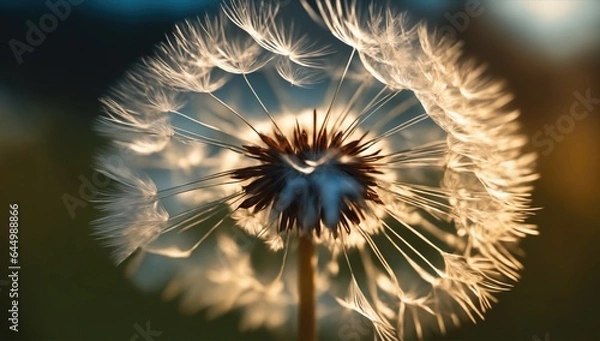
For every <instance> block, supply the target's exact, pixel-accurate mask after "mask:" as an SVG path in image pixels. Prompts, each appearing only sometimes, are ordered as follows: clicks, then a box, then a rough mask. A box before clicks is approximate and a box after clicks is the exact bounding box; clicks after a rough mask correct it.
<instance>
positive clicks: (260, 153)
mask: <svg viewBox="0 0 600 341" xmlns="http://www.w3.org/2000/svg"><path fill="white" fill-rule="evenodd" d="M313 120H314V121H315V122H313V132H312V134H311V135H312V136H311V138H309V134H308V133H307V131H306V129H305V128H302V127H300V125H299V124H296V127H295V129H294V130H293V132H292V133H291V134H290V135H291V136H284V135H282V134H281V133H278V132H273V133H272V135H270V136H268V135H265V134H260V138H261V140H262V142H263V145H246V146H244V149H245V151H246V156H247V157H249V158H252V159H255V160H257V161H258V164H257V165H255V166H250V167H244V168H239V169H236V170H235V171H234V173H233V175H232V177H233V178H234V179H239V180H242V181H244V182H245V186H244V187H243V191H244V195H245V199H244V200H243V201H242V203H241V204H240V208H244V209H251V210H252V211H253V212H258V211H261V210H265V209H269V210H271V212H270V213H271V217H272V218H273V215H275V216H274V218H276V219H277V221H278V223H279V225H278V231H279V232H282V231H287V230H293V229H294V228H298V229H299V230H300V231H302V232H303V233H312V231H315V232H316V234H317V235H320V233H321V230H322V226H325V227H326V228H327V229H328V230H329V231H330V232H331V233H332V234H333V236H334V237H337V235H338V232H339V230H340V227H343V228H344V230H345V231H346V232H347V233H350V231H351V226H353V225H357V224H359V223H360V222H361V220H363V219H364V217H365V210H367V209H368V205H367V202H369V201H371V202H375V203H380V202H381V201H380V199H379V197H378V195H377V192H376V191H375V188H376V185H377V184H376V178H375V176H376V174H378V173H380V172H379V171H378V170H377V161H378V160H379V159H380V158H381V157H380V156H378V154H379V151H376V152H370V153H369V152H366V150H367V149H368V148H369V144H368V143H365V142H362V140H363V138H364V135H363V137H361V138H358V139H354V140H350V141H348V142H346V140H348V138H347V137H346V136H345V135H344V132H343V131H334V132H333V133H329V132H328V131H327V129H326V128H323V127H322V128H320V129H319V130H318V131H317V129H316V111H315V114H314V115H313Z"/></svg>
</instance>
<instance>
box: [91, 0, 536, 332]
mask: <svg viewBox="0 0 600 341" xmlns="http://www.w3.org/2000/svg"><path fill="white" fill-rule="evenodd" d="M460 57H461V46H460V44H459V43H455V42H452V41H448V40H446V39H444V37H443V36H440V35H439V34H436V32H435V31H434V30H430V29H428V27H427V26H426V25H425V24H423V23H418V24H410V22H409V19H408V18H407V17H406V16H405V15H404V14H402V13H400V12H398V11H397V10H396V9H394V8H393V7H389V5H385V6H384V5H381V6H378V5H370V6H368V7H364V6H361V5H360V4H358V3H356V2H354V1H351V0H330V1H328V0H317V1H316V4H315V5H314V6H311V5H309V4H308V3H306V2H304V1H300V2H297V3H295V2H292V3H291V4H288V5H285V6H283V5H281V4H280V3H278V2H269V1H250V0H231V1H228V2H226V3H224V4H223V5H222V7H221V8H220V10H219V11H218V13H214V14H209V15H206V16H204V17H203V18H198V19H191V20H188V21H186V22H184V23H182V24H179V25H177V26H176V27H175V29H174V31H173V33H172V34H171V35H170V36H168V37H167V39H166V41H165V42H164V43H162V44H161V45H160V46H159V47H158V48H157V50H156V53H155V54H154V55H153V56H151V57H148V58H145V59H142V60H141V61H140V63H139V64H138V65H137V66H136V67H134V68H133V69H132V71H130V72H129V73H127V74H126V75H125V77H124V80H123V81H122V82H121V83H120V84H118V85H117V86H116V87H115V88H114V89H113V91H112V92H111V93H110V94H108V95H107V96H106V97H105V98H104V99H103V100H102V102H103V104H104V109H105V114H104V115H103V116H102V117H101V118H100V120H99V122H98V130H99V131H100V132H101V133H103V134H104V135H105V136H107V137H109V138H110V139H111V140H112V141H113V142H114V145H115V147H116V148H115V149H114V150H111V151H109V152H106V153H104V154H103V155H102V156H101V157H99V162H98V168H99V170H100V171H101V172H102V173H103V174H104V175H106V176H107V177H109V178H110V179H112V180H113V184H114V186H112V187H111V188H110V190H108V191H106V192H105V193H102V196H100V199H98V203H99V208H100V210H101V211H102V213H103V217H102V218H100V219H99V220H98V221H97V222H96V224H95V233H96V234H97V236H98V237H99V238H100V239H102V240H104V241H105V242H106V244H107V245H109V246H110V247H112V248H113V250H114V254H113V255H114V260H115V262H116V263H117V264H120V263H122V262H124V261H125V260H126V259H128V258H131V259H132V260H131V261H130V262H129V267H130V273H131V274H132V276H133V279H134V281H136V282H138V283H141V285H148V282H152V283H154V284H156V285H157V286H164V297H165V298H166V299H178V300H179V301H180V303H181V306H182V309H183V310H184V311H186V312H189V313H193V312H196V311H198V310H205V311H206V313H207V314H208V316H209V317H216V316H219V315H222V314H224V313H227V312H229V311H232V310H239V311H241V314H242V315H241V316H242V317H241V322H240V327H241V328H242V329H244V330H246V329H256V328H269V329H275V330H282V329H283V330H285V328H284V327H285V326H286V325H289V324H290V321H291V320H293V317H294V316H298V335H299V339H301V340H311V339H314V338H315V337H316V335H317V332H318V333H319V334H320V335H329V334H327V333H328V330H329V332H330V331H331V330H332V328H331V327H329V328H327V330H325V329H324V328H321V329H320V330H319V331H318V330H317V329H318V328H317V323H316V321H317V320H318V321H319V324H318V325H319V326H323V325H330V323H332V321H337V322H335V323H339V321H340V320H341V321H342V322H343V320H344V316H347V314H356V315H354V316H359V317H360V319H361V321H365V322H367V323H369V325H370V326H371V328H372V330H373V333H374V335H375V336H376V337H377V338H378V339H381V340H398V339H410V338H413V337H416V338H418V339H422V338H423V337H424V336H425V335H426V333H429V332H438V333H445V332H446V331H447V330H448V329H449V328H452V327H454V326H458V325H459V324H460V323H461V322H462V321H464V320H465V319H467V320H471V321H472V322H477V321H478V320H480V319H483V318H484V313H485V312H486V311H487V310H488V309H490V307H491V305H492V303H494V302H495V301H496V296H497V294H498V293H500V292H503V291H507V290H509V289H510V288H511V287H512V286H513V285H514V283H515V282H516V281H518V279H519V271H520V270H521V268H522V264H521V263H520V262H519V260H518V259H517V255H518V254H519V246H518V245H519V242H520V240H521V239H523V238H524V237H525V236H527V235H531V234H536V233H537V232H536V229H535V226H532V225H530V224H528V223H527V222H526V219H527V217H528V216H529V215H530V214H531V208H530V193H531V190H532V186H531V182H532V181H533V180H535V179H536V178H537V175H536V173H535V172H534V170H533V165H534V161H535V155H533V154H525V153H523V152H522V148H523V146H524V145H525V144H526V142H527V139H526V138H524V137H523V136H521V135H519V133H518V130H519V125H518V123H517V118H518V112H517V111H514V110H511V109H509V106H508V105H509V103H510V101H511V96H510V94H508V93H507V92H506V90H505V89H504V88H505V87H504V85H503V84H502V83H501V82H499V81H495V80H493V79H490V78H488V77H487V76H486V75H485V68H484V67H483V66H480V65H478V64H476V63H474V62H471V61H465V60H463V58H460ZM109 156H112V158H110V157H109ZM115 156H116V157H117V158H118V157H120V159H121V161H122V162H121V163H119V165H115V164H114V162H110V161H109V160H111V159H114V157H115ZM159 265H160V266H159ZM336 319H337V320H336ZM340 337H342V338H343V336H340Z"/></svg>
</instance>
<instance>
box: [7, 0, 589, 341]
mask: <svg viewBox="0 0 600 341" xmlns="http://www.w3.org/2000/svg"><path fill="white" fill-rule="evenodd" d="M59 2H60V3H67V4H69V6H68V8H69V11H68V13H67V11H62V12H60V13H59V14H60V15H59V14H53V13H54V12H53V9H52V8H53V6H54V5H53V4H56V3H59ZM215 6H217V3H216V2H215V1H212V0H171V1H160V0H146V1H142V0H104V1H103V0H69V2H66V1H60V0H49V1H42V0H39V1H38V0H30V1H25V0H3V1H2V2H1V3H0V13H1V14H0V22H1V25H2V29H1V30H0V43H1V45H2V50H1V53H0V59H1V63H0V203H1V204H2V205H1V206H2V207H3V208H2V210H1V212H0V217H1V220H2V221H3V222H5V223H3V224H4V227H2V228H0V236H1V237H2V238H1V240H2V245H3V246H2V247H3V248H4V247H6V248H7V249H8V243H7V242H6V241H7V237H8V215H9V209H8V204H9V203H18V204H19V218H20V230H19V261H20V264H21V270H20V277H19V285H20V286H19V295H20V297H19V298H20V305H19V310H20V321H19V333H18V334H15V333H12V332H11V333H9V332H8V330H7V318H6V315H7V308H6V307H8V302H7V301H8V297H7V290H8V287H7V285H8V283H9V282H8V281H7V280H6V277H5V276H6V275H5V273H6V269H7V262H8V250H7V249H6V250H7V251H2V252H1V254H2V256H1V257H0V264H1V268H0V269H1V270H0V273H1V274H2V278H1V279H0V290H1V293H0V302H1V307H2V308H1V311H2V313H1V314H0V316H1V317H2V318H1V319H0V326H1V328H2V329H1V330H0V339H1V340H13V339H14V340H216V339H219V340H240V339H249V340H269V339H273V338H274V336H273V335H271V334H267V333H263V332H255V333H246V334H243V335H240V334H238V333H237V331H236V326H237V322H238V319H237V317H236V316H235V313H233V314H229V315H227V316H225V317H224V318H220V319H217V320H213V321H206V320H205V317H204V315H203V314H202V313H200V314H197V315H193V316H182V315H181V314H180V313H179V312H178V310H177V306H176V304H175V303H173V302H168V303H165V302H163V301H162V300H161V298H160V295H158V294H156V293H144V292H142V291H140V290H138V289H137V288H135V287H134V286H133V285H132V284H131V283H130V282H129V281H128V280H127V279H126V278H125V276H124V274H123V272H124V271H123V269H121V268H115V267H114V266H113V265H112V264H111V262H110V260H109V258H108V251H107V250H106V249H103V248H101V247H99V246H98V245H97V243H96V242H95V241H94V240H93V239H92V238H91V237H90V228H89V222H90V220H92V219H94V217H95V216H96V212H95V211H94V209H93V208H92V207H91V205H88V204H87V200H89V197H88V196H89V193H90V186H89V183H88V181H91V180H92V175H93V171H92V169H91V168H90V165H91V163H92V162H91V161H92V157H93V155H94V154H95V152H97V150H98V148H101V147H102V146H104V145H105V144H106V141H103V140H102V139H100V138H99V137H97V136H96V135H95V133H94V132H93V130H92V124H93V122H94V120H95V118H96V117H97V116H98V114H99V103H98V100H97V99H98V97H100V96H101V95H102V94H103V93H104V92H105V91H106V89H107V88H108V87H109V86H110V85H111V84H113V83H114V82H115V81H116V80H117V79H118V78H119V77H120V76H121V75H122V74H123V72H124V71H125V70H126V69H127V68H128V67H129V66H130V65H132V63H134V62H135V61H136V60H137V59H138V58H139V57H142V56H145V55H148V54H149V53H150V52H151V51H152V48H153V46H154V45H155V44H156V43H158V42H160V41H161V40H162V39H163V38H164V34H165V33H167V32H169V31H170V30H171V28H172V26H173V25H174V24H175V23H176V22H179V21H181V20H183V19H184V18H186V17H189V16H195V15H201V14H202V13H203V11H204V10H206V9H207V8H209V7H215ZM402 6H404V7H406V9H407V10H408V11H410V12H411V13H412V15H413V16H414V17H416V18H425V19H427V20H428V21H429V22H431V23H432V24H434V25H436V26H437V27H438V28H439V29H440V30H442V31H443V32H444V33H445V34H449V35H451V36H455V37H456V39H462V40H464V41H465V50H466V54H467V55H468V56H472V57H474V58H476V59H478V60H479V61H482V62H485V63H487V64H488V65H489V72H490V74H492V75H494V76H496V77H500V78H503V79H505V80H506V81H507V83H508V85H509V87H510V88H511V89H512V90H513V92H514V94H515V105H516V106H518V107H520V108H521V110H522V117H521V121H522V123H523V126H524V128H523V132H524V134H527V135H528V136H530V137H531V144H530V146H529V149H530V150H532V151H533V150H535V151H537V152H538V153H539V155H540V156H539V162H538V170H539V172H540V173H541V179H540V180H539V181H537V182H536V190H535V193H534V205H535V206H536V207H541V208H543V209H542V210H540V211H539V212H538V214H537V215H536V216H535V217H534V218H533V219H532V222H534V223H536V224H538V225H539V230H540V232H541V235H540V236H538V237H531V238H528V239H526V240H525V241H524V243H523V249H524V250H525V253H526V254H525V257H524V258H523V262H524V264H525V270H524V271H523V272H522V279H521V281H520V282H519V283H518V284H517V286H516V287H515V288H514V290H513V291H511V292H509V293H505V294H502V295H500V302H499V303H498V304H496V305H495V306H494V308H493V309H492V310H491V311H490V312H489V313H488V314H487V316H486V320H485V321H482V322H479V323H478V324H476V325H471V324H468V323H467V324H466V325H465V326H464V327H463V328H461V329H458V330H455V331H452V332H451V333H449V334H448V335H446V336H439V337H436V338H435V339H436V340H534V341H537V340H544V341H549V340H552V341H557V340H600V327H599V325H598V318H599V317H600V313H599V311H600V310H599V309H600V293H599V288H600V252H599V251H598V250H599V245H600V1H594V0H589V1H578V0H552V1H541V0H540V1H535V0H531V1H524V0H508V1H495V2H486V1H482V2H478V1H466V2H462V1H451V2H450V1H441V0H438V1H434V0H424V1H419V2H416V1H413V2H411V3H406V4H403V5H402ZM53 18H54V19H53ZM32 25H33V26H36V27H43V28H44V30H45V31H46V32H43V31H42V32H38V33H35V32H34V33H30V31H31V30H32V28H31V27H32ZM148 329H150V330H152V331H156V333H154V334H151V335H150V334H148V333H145V330H146V331H147V330H148ZM158 332H161V333H160V335H156V334H158ZM199 335H202V337H200V336H199ZM364 339H365V340H367V339H368V338H367V337H364Z"/></svg>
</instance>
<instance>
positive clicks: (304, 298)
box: [298, 234, 317, 341]
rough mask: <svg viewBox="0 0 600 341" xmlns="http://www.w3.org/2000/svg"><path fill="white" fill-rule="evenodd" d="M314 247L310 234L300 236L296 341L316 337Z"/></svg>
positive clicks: (308, 340) (306, 340)
mask: <svg viewBox="0 0 600 341" xmlns="http://www.w3.org/2000/svg"><path fill="white" fill-rule="evenodd" d="M314 253H315V246H314V244H313V242H312V236H311V235H310V234H306V235H300V241H299V245H298V291H299V296H300V303H299V309H298V341H315V340H316V337H317V330H316V329H317V322H316V304H315V281H314V275H315V267H314V262H313V258H314Z"/></svg>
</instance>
